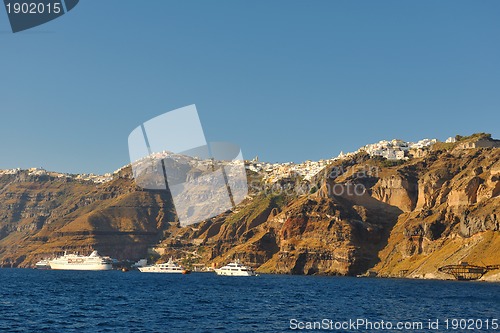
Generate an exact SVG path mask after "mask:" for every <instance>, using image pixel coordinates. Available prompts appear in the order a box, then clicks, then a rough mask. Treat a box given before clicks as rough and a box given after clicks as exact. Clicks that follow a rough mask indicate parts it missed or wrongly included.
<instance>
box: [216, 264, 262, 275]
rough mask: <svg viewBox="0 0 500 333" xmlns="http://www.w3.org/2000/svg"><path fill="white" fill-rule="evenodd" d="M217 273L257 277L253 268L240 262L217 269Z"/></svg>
mask: <svg viewBox="0 0 500 333" xmlns="http://www.w3.org/2000/svg"><path fill="white" fill-rule="evenodd" d="M215 273H216V274H217V275H225V276H257V274H255V271H254V270H253V269H252V268H250V267H248V266H245V265H243V264H241V263H240V261H239V260H237V261H235V262H232V263H229V264H227V265H226V266H223V267H221V268H216V269H215Z"/></svg>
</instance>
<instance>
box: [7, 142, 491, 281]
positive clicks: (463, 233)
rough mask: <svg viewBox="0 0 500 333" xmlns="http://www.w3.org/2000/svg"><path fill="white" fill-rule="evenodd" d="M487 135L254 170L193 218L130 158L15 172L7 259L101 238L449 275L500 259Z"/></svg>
mask: <svg viewBox="0 0 500 333" xmlns="http://www.w3.org/2000/svg"><path fill="white" fill-rule="evenodd" d="M484 137H485V136H484V135H483V136H481V135H479V136H477V137H473V136H472V137H466V138H465V139H464V138H460V140H458V141H457V142H454V143H436V144H433V145H431V146H429V147H427V148H425V149H424V150H425V152H424V153H423V154H421V155H419V157H414V156H413V157H409V158H408V159H403V160H392V161H391V160H388V159H385V158H383V157H381V156H370V154H369V153H367V152H366V151H358V152H357V153H356V154H353V155H350V156H347V157H343V158H338V159H336V160H334V161H331V162H329V163H327V165H326V166H325V168H323V169H322V171H324V172H318V173H316V174H315V175H313V176H311V177H309V178H308V179H304V178H305V177H304V176H303V175H301V174H298V173H293V172H283V175H284V176H283V177H281V178H280V177H273V178H272V179H271V180H270V177H266V173H265V172H259V171H258V170H257V171H252V170H251V169H250V168H247V169H248V170H247V175H248V179H249V182H250V183H252V184H254V185H255V184H257V186H254V187H250V191H251V193H250V195H249V197H247V199H245V201H244V202H242V203H241V204H240V205H238V206H237V207H236V209H234V210H232V211H228V212H226V213H224V214H221V215H219V216H217V217H214V218H212V219H210V220H208V221H204V222H201V223H199V224H197V225H194V226H188V227H184V228H182V227H180V225H179V224H178V222H177V219H176V217H175V208H174V207H173V204H172V200H171V198H170V196H169V193H168V192H167V191H148V190H143V189H141V188H138V187H137V186H136V185H135V184H134V181H133V179H132V177H131V170H130V167H124V168H121V169H119V170H118V171H117V172H116V173H115V174H113V177H112V179H111V180H110V181H107V182H103V183H100V184H98V183H94V182H92V181H86V180H77V179H72V178H69V179H68V178H64V177H61V178H58V177H56V176H51V175H48V174H41V175H36V174H31V175H30V174H29V172H27V171H20V172H19V173H17V174H3V175H0V264H2V265H3V266H15V267H30V266H32V265H33V264H34V262H36V261H37V260H39V259H41V258H42V257H46V256H50V255H53V254H55V253H59V252H61V251H63V250H73V251H81V252H85V251H89V250H90V249H93V248H95V249H97V250H99V251H101V252H102V253H104V254H106V255H111V256H114V257H117V258H119V259H139V258H141V257H144V256H146V255H149V256H150V259H158V258H159V257H160V260H161V259H163V258H161V256H163V257H164V258H165V257H166V256H170V255H174V256H176V257H178V258H183V259H184V260H185V261H186V262H188V263H195V264H196V263H199V264H202V263H203V264H210V263H214V264H218V265H220V264H222V263H224V262H227V261H228V260H232V259H236V258H238V259H241V260H243V261H245V262H247V263H249V264H252V265H254V266H255V267H258V269H259V271H260V272H269V273H284V274H330V275H358V274H367V273H369V272H374V273H376V274H378V275H379V276H393V277H395V276H405V277H417V278H449V276H445V275H444V274H442V273H440V272H438V270H437V269H438V268H439V267H438V266H440V265H444V264H456V263H458V262H460V261H469V262H472V263H477V264H483V265H494V264H499V263H497V262H495V261H496V260H497V257H498V256H497V253H500V238H499V232H500V227H499V225H500V222H499V216H500V214H499V210H500V209H499V206H500V205H499V204H500V199H499V194H500V182H499V177H500V162H499V160H500V152H499V150H498V149H497V148H493V147H489V148H480V147H479V148H474V147H472V148H465V147H463V144H464V143H465V142H469V141H470V140H475V139H478V138H479V139H481V138H484ZM254 162H255V161H254ZM247 165H249V163H247ZM356 189H358V190H359V191H358V192H356ZM360 189H363V191H361V190H360ZM497 275H498V274H497V272H492V273H491V274H490V273H488V274H487V275H486V276H485V278H486V279H498V276H497Z"/></svg>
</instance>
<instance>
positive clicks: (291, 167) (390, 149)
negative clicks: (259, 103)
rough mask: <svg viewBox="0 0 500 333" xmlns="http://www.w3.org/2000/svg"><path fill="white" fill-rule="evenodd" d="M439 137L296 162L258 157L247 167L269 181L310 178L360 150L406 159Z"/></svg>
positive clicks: (383, 143) (381, 144) (386, 142)
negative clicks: (269, 160) (413, 151)
mask: <svg viewBox="0 0 500 333" xmlns="http://www.w3.org/2000/svg"><path fill="white" fill-rule="evenodd" d="M437 142H438V140H437V139H423V140H420V141H418V142H407V141H403V140H397V139H394V140H390V141H389V140H382V141H379V142H377V143H374V144H368V145H366V146H363V147H361V148H359V149H358V150H356V151H355V152H350V153H344V152H340V154H339V156H337V157H335V158H331V159H325V160H319V161H317V162H316V161H305V162H303V163H298V164H295V163H293V162H287V163H266V162H260V161H259V160H258V158H255V159H253V160H252V161H249V162H247V166H246V167H247V169H248V170H250V171H254V172H258V173H264V180H265V181H266V182H267V183H275V182H277V181H279V180H281V179H285V178H292V177H294V176H297V175H298V176H300V177H301V178H302V179H304V180H310V179H312V177H314V176H315V175H317V174H318V173H319V172H320V171H321V170H323V169H324V168H325V167H326V166H327V165H328V164H331V163H333V162H334V161H336V160H342V159H348V158H350V157H352V156H354V155H356V154H358V153H360V152H366V153H368V154H369V155H370V156H372V157H373V156H381V157H384V158H386V159H388V160H405V159H408V153H409V151H410V150H422V149H427V148H428V147H430V146H432V145H433V144H435V143H437Z"/></svg>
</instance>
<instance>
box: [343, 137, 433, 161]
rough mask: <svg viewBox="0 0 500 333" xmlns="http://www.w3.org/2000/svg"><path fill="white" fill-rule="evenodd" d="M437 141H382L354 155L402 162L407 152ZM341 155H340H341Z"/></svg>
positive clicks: (367, 146) (423, 147)
mask: <svg viewBox="0 0 500 333" xmlns="http://www.w3.org/2000/svg"><path fill="white" fill-rule="evenodd" d="M437 142H438V140H437V139H423V140H420V141H418V142H406V141H403V140H398V139H394V140H391V141H388V140H382V141H379V142H377V143H373V144H369V145H366V146H364V147H361V148H359V149H358V150H357V151H356V152H355V153H358V152H362V151H364V152H366V153H368V154H369V155H370V156H372V157H373V156H382V157H385V158H386V159H388V160H404V159H407V158H408V152H409V151H410V150H412V149H425V148H428V147H430V146H432V145H433V144H435V143H437ZM341 154H342V153H341Z"/></svg>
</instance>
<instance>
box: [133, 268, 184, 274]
mask: <svg viewBox="0 0 500 333" xmlns="http://www.w3.org/2000/svg"><path fill="white" fill-rule="evenodd" d="M139 270H140V271H141V272H143V273H165V274H182V271H183V270H169V269H160V268H157V267H139Z"/></svg>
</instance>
